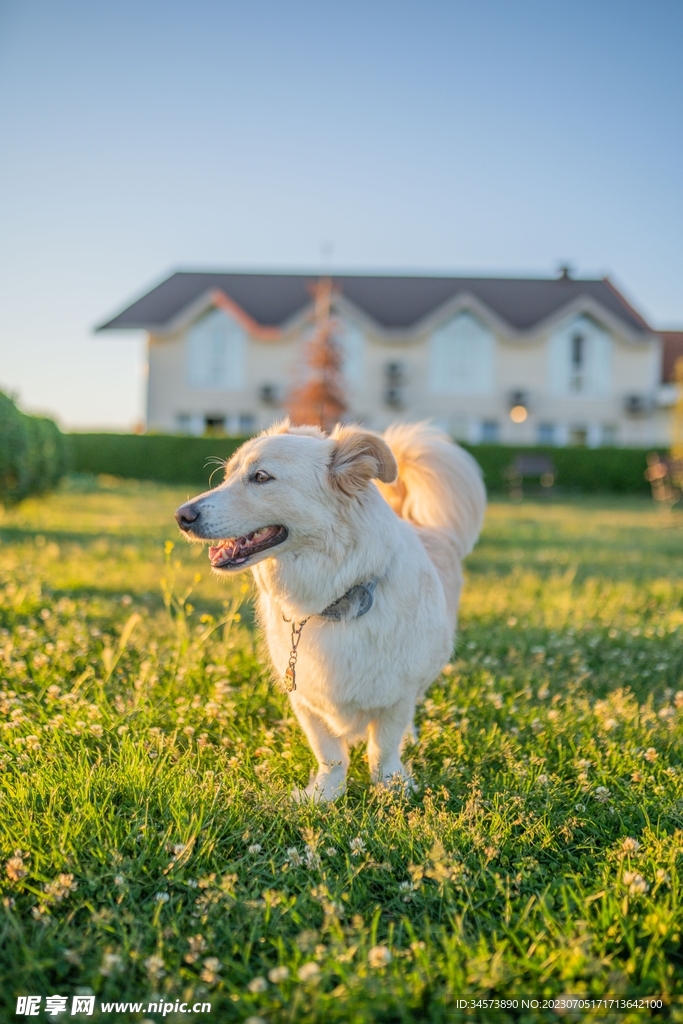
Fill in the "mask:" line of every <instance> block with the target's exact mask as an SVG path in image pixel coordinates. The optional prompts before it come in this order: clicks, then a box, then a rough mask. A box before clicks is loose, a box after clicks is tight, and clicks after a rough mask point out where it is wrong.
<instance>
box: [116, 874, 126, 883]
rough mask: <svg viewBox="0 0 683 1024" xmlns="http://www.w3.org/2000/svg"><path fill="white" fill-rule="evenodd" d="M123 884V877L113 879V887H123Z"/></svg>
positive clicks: (117, 876)
mask: <svg viewBox="0 0 683 1024" xmlns="http://www.w3.org/2000/svg"><path fill="white" fill-rule="evenodd" d="M125 884H126V880H125V878H124V877H123V875H116V877H115V878H114V885H125Z"/></svg>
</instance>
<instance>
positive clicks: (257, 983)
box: [204, 961, 268, 996]
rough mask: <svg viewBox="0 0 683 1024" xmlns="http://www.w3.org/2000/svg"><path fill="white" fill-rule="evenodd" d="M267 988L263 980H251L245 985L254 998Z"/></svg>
mask: <svg viewBox="0 0 683 1024" xmlns="http://www.w3.org/2000/svg"><path fill="white" fill-rule="evenodd" d="M204 963H206V961H204ZM267 988H268V982H267V981H266V979H265V978H252V979H251V981H250V982H249V984H248V985H247V989H248V990H249V991H250V992H251V993H252V995H255V996H256V995H258V994H259V992H265V991H266V989H267Z"/></svg>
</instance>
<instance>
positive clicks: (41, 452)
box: [0, 391, 70, 505]
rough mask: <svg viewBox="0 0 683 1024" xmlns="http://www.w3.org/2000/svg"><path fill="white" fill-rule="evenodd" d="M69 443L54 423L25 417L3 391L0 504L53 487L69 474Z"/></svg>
mask: <svg viewBox="0 0 683 1024" xmlns="http://www.w3.org/2000/svg"><path fill="white" fill-rule="evenodd" d="M69 452H70V448H69V443H68V441H67V439H66V437H65V436H64V434H62V432H61V431H60V429H59V427H58V426H57V424H56V423H54V422H53V421H52V420H49V419H47V418H46V417H44V416H26V415H25V414H24V413H23V412H21V410H20V409H18V408H17V406H16V403H15V402H14V401H13V400H12V399H11V398H10V397H9V396H8V395H5V394H3V392H1V391H0V503H1V504H4V505H11V504H14V503H15V502H17V501H21V500H22V498H25V497H27V496H28V495H29V494H40V493H42V492H43V491H47V490H49V489H50V488H51V487H54V486H55V484H56V483H57V482H58V481H59V479H60V478H61V477H62V476H63V475H64V473H66V472H67V471H68V469H69V468H70V465H69Z"/></svg>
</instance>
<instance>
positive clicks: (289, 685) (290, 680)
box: [282, 613, 308, 693]
mask: <svg viewBox="0 0 683 1024" xmlns="http://www.w3.org/2000/svg"><path fill="white" fill-rule="evenodd" d="M282 619H283V621H284V622H291V623H292V649H291V650H290V652H289V665H288V666H287V671H286V672H285V678H284V679H283V683H284V687H285V690H286V691H287V693H291V692H292V690H296V659H297V658H298V657H299V651H298V648H299V641H300V640H301V631H302V630H303V628H304V626H305V625H306V623H307V622H308V619H302V620H301V622H299V623H296V622H293V621H292V619H286V618H285V616H284V613H283V615H282Z"/></svg>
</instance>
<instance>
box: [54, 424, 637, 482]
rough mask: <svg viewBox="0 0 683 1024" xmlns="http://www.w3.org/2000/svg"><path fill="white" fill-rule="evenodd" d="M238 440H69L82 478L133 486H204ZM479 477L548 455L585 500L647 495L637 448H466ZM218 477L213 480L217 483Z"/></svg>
mask: <svg viewBox="0 0 683 1024" xmlns="http://www.w3.org/2000/svg"><path fill="white" fill-rule="evenodd" d="M244 440H245V438H242V437H222V438H221V437H187V436H185V435H181V436H178V435H171V434H142V435H138V434H72V435H71V445H72V451H73V466H74V469H75V470H76V471H77V472H81V473H96V474H99V473H110V474H111V475H113V476H121V477H129V478H132V479H135V480H158V481H161V482H163V483H169V484H193V485H195V486H199V487H208V486H209V477H210V476H211V473H212V472H213V471H214V470H215V469H216V467H215V465H210V464H208V465H207V460H209V459H211V458H212V457H213V458H222V459H226V458H229V457H230V456H231V455H232V453H233V452H234V451H235V449H236V448H238V447H239V445H241V444H242V443H243V441H244ZM464 447H466V448H467V449H468V450H469V451H471V452H472V454H473V455H474V457H475V458H476V460H477V462H478V463H479V465H480V466H481V468H482V469H483V471H484V478H485V480H486V486H487V488H488V490H489V491H490V492H491V493H492V494H495V493H500V492H501V491H504V492H506V491H507V490H508V489H509V481H508V480H507V477H506V476H505V471H506V469H507V468H508V467H509V466H510V465H511V464H512V462H513V461H514V459H515V456H516V455H517V454H519V453H524V454H525V455H532V454H533V455H547V456H548V457H549V458H550V459H551V461H552V462H553V464H554V466H555V470H556V472H555V477H556V482H557V485H558V487H559V488H560V489H561V490H562V491H564V492H567V491H573V492H581V493H584V494H591V493H598V492H603V493H605V492H612V493H621V494H647V493H648V492H649V484H648V483H647V482H646V480H645V477H644V475H643V474H644V472H645V468H646V462H645V455H646V452H645V450H644V449H639V448H506V447H504V446H503V445H494V444H490V445H487V444H479V445H465V446H464ZM219 477H220V473H217V474H216V477H215V478H214V480H215V481H216V482H217V480H218V478H219Z"/></svg>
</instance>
